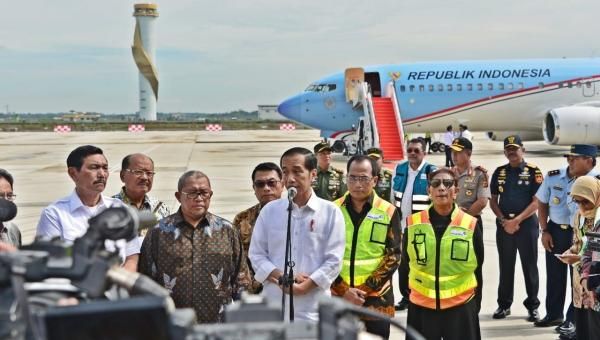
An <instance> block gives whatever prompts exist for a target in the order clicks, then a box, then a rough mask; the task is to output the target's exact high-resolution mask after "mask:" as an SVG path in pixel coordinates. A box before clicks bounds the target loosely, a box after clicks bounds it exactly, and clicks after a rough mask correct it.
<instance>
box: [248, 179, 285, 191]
mask: <svg viewBox="0 0 600 340" xmlns="http://www.w3.org/2000/svg"><path fill="white" fill-rule="evenodd" d="M279 183H281V181H278V180H276V179H270V180H268V181H254V186H255V187H257V188H259V189H262V188H264V187H265V186H268V187H270V188H275V187H276V186H277V184H279Z"/></svg>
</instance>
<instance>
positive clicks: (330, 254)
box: [310, 208, 346, 289]
mask: <svg viewBox="0 0 600 340" xmlns="http://www.w3.org/2000/svg"><path fill="white" fill-rule="evenodd" d="M331 214H332V216H331V224H330V225H331V229H330V230H329V234H328V236H327V238H326V240H325V243H324V244H323V252H324V260H323V263H322V264H321V266H319V268H317V270H315V271H314V272H313V273H312V274H310V278H311V280H313V281H314V282H315V283H316V284H317V285H318V286H319V287H321V288H323V289H329V287H331V284H332V283H333V281H334V280H335V279H336V278H337V277H338V275H339V274H340V271H341V270H342V259H343V257H344V250H345V246H346V231H345V230H346V229H345V223H344V216H343V215H342V212H341V210H340V209H338V208H334V209H332V210H331Z"/></svg>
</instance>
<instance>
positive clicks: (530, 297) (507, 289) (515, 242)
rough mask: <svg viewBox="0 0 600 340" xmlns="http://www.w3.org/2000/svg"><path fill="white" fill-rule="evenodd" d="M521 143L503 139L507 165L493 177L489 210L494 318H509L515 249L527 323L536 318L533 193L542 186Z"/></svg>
mask: <svg viewBox="0 0 600 340" xmlns="http://www.w3.org/2000/svg"><path fill="white" fill-rule="evenodd" d="M524 152H525V149H524V148H523V143H522V141H521V138H520V137H519V136H517V135H512V136H508V137H506V139H504V155H505V156H506V158H507V159H508V164H505V165H502V166H500V167H498V168H497V169H496V170H495V171H494V174H493V175H492V181H491V183H490V190H491V194H492V198H491V200H490V207H491V208H492V211H493V212H494V214H495V215H496V226H497V229H496V245H497V248H498V258H499V262H500V282H499V286H498V300H497V301H498V309H496V311H495V312H494V314H493V318H494V319H503V318H505V317H507V316H508V315H510V306H511V305H512V302H513V295H514V275H515V261H516V256H517V250H518V251H519V256H520V258H521V265H522V266H523V276H524V278H525V290H526V291H527V299H525V301H524V302H523V304H524V305H525V307H526V308H527V311H528V314H529V316H528V318H527V321H529V322H535V321H537V320H538V319H539V313H538V310H537V309H538V307H539V305H540V300H538V297H537V295H538V290H539V274H538V268H537V247H538V245H537V239H538V237H539V229H538V228H539V224H538V219H537V216H536V211H537V200H535V199H534V196H535V193H536V192H537V190H538V188H539V187H540V185H541V184H542V181H543V175H542V172H541V171H540V169H539V168H538V167H537V166H535V165H533V164H531V163H526V162H525V161H524V160H523V153H524Z"/></svg>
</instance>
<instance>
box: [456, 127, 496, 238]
mask: <svg viewBox="0 0 600 340" xmlns="http://www.w3.org/2000/svg"><path fill="white" fill-rule="evenodd" d="M450 148H451V149H452V161H453V162H454V164H455V165H454V167H452V171H454V173H455V174H456V177H457V178H458V193H457V194H456V204H458V206H459V207H460V208H461V209H462V210H464V211H465V212H467V213H468V214H469V215H471V216H474V217H475V218H477V228H479V229H480V230H481V232H482V233H483V221H482V219H481V212H482V211H483V209H485V207H486V206H487V204H488V201H489V200H490V197H491V194H490V187H489V181H488V175H487V170H486V169H484V168H483V167H481V166H476V167H474V166H473V165H472V164H471V153H472V152H473V143H471V141H470V140H469V139H468V138H465V137H458V138H455V139H454V141H452V145H450Z"/></svg>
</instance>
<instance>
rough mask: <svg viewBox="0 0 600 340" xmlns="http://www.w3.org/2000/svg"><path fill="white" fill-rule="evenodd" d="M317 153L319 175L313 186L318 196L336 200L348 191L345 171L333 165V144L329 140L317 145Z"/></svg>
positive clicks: (315, 149)
mask: <svg viewBox="0 0 600 340" xmlns="http://www.w3.org/2000/svg"><path fill="white" fill-rule="evenodd" d="M314 151H315V155H317V177H316V178H315V180H314V181H313V184H312V187H313V190H314V191H315V193H316V194H317V196H318V197H320V198H322V199H325V200H328V201H335V200H336V199H338V198H340V197H342V196H343V195H344V194H345V193H346V183H344V177H345V176H344V171H343V170H340V169H338V168H334V167H333V166H331V151H332V149H331V146H329V144H328V143H327V142H321V143H319V144H317V145H315V148H314Z"/></svg>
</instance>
